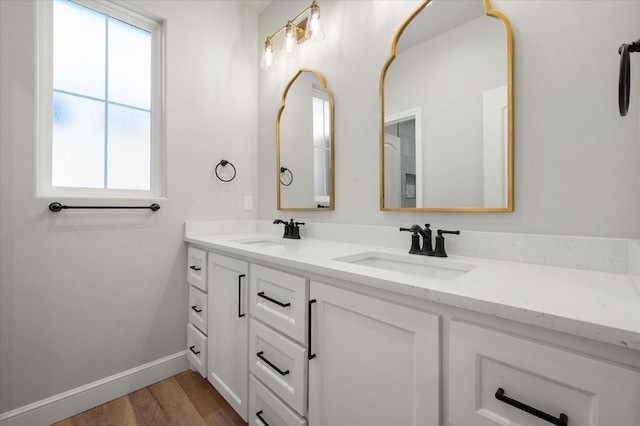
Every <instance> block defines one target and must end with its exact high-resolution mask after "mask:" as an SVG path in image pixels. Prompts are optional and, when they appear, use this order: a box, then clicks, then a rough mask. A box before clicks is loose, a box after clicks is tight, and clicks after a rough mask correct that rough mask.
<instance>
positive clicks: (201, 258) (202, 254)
mask: <svg viewBox="0 0 640 426" xmlns="http://www.w3.org/2000/svg"><path fill="white" fill-rule="evenodd" d="M187 282H188V283H189V284H191V285H192V286H195V287H197V288H199V289H200V290H202V291H204V292H206V291H207V252H206V251H204V250H200V249H199V248H196V247H189V248H188V249H187Z"/></svg>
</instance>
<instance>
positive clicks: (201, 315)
mask: <svg viewBox="0 0 640 426" xmlns="http://www.w3.org/2000/svg"><path fill="white" fill-rule="evenodd" d="M189 322H190V323H191V324H193V325H195V326H196V327H197V328H198V329H199V330H200V331H202V332H203V333H204V334H207V294H206V293H205V292H203V291H201V290H198V289H197V288H196V287H194V286H192V285H191V286H189Z"/></svg>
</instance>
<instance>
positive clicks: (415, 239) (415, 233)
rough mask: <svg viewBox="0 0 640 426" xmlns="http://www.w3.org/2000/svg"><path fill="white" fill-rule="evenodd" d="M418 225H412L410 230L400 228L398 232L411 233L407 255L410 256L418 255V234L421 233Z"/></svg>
mask: <svg viewBox="0 0 640 426" xmlns="http://www.w3.org/2000/svg"><path fill="white" fill-rule="evenodd" d="M421 230H422V228H420V226H419V225H413V226H411V228H400V231H406V232H413V235H411V248H410V249H409V253H411V254H420V251H421V250H420V235H418V232H419V231H421Z"/></svg>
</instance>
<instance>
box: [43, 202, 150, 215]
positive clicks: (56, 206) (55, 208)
mask: <svg viewBox="0 0 640 426" xmlns="http://www.w3.org/2000/svg"><path fill="white" fill-rule="evenodd" d="M62 209H149V210H151V211H154V212H157V211H158V210H160V205H159V204H157V203H153V204H151V205H150V206H65V205H62V204H60V203H57V202H56V203H51V204H49V210H51V211H52V212H55V213H57V212H59V211H60V210H62Z"/></svg>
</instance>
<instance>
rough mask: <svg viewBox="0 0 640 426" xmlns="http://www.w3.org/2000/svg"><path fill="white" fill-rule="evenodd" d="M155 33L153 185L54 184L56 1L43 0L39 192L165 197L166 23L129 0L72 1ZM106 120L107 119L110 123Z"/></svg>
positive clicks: (74, 195) (40, 19)
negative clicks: (146, 187)
mask: <svg viewBox="0 0 640 426" xmlns="http://www.w3.org/2000/svg"><path fill="white" fill-rule="evenodd" d="M72 1H73V2H74V3H77V4H79V5H82V6H86V7H88V8H91V9H93V10H95V11H97V12H100V13H103V14H105V15H109V16H111V17H113V18H115V19H118V20H121V21H123V22H126V23H128V24H131V25H134V26H136V27H138V28H141V29H143V30H145V31H148V32H149V33H151V158H150V166H151V169H150V170H151V176H150V178H151V179H150V183H151V187H150V190H148V191H147V190H128V189H110V188H73V187H56V186H53V185H52V126H53V1H51V0H46V1H39V2H38V5H39V6H38V91H37V96H38V100H37V106H38V142H37V152H38V161H37V163H36V175H37V178H36V182H37V188H36V196H37V197H55V196H57V197H71V198H109V199H112V198H135V199H164V198H165V197H166V192H165V191H166V178H165V176H166V173H165V170H166V147H165V127H164V123H165V105H164V99H165V93H164V92H165V90H164V88H165V84H164V83H165V82H164V76H165V65H164V56H165V55H164V44H165V43H164V23H163V22H162V21H160V20H158V19H155V18H154V17H151V16H149V15H147V14H146V13H145V12H143V11H141V10H138V9H135V10H132V9H131V8H129V7H124V6H122V4H124V2H117V3H116V2H113V1H108V0H72ZM105 124H106V123H105Z"/></svg>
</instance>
